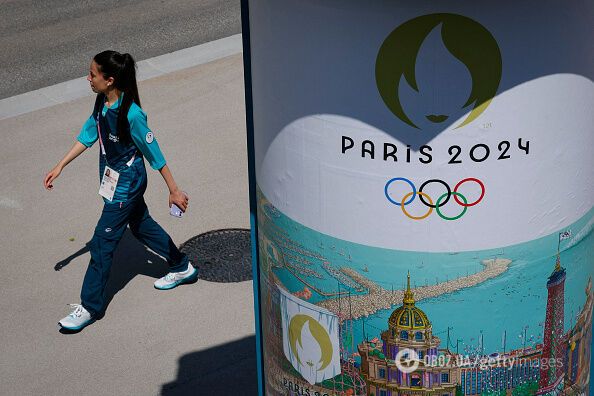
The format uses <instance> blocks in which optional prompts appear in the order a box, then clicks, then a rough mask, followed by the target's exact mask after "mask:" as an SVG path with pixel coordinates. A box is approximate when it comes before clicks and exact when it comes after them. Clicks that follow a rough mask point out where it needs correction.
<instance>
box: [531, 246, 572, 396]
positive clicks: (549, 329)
mask: <svg viewBox="0 0 594 396" xmlns="http://www.w3.org/2000/svg"><path fill="white" fill-rule="evenodd" d="M565 277H566V274H565V268H563V267H561V256H560V254H559V253H557V262H556V265H555V270H554V271H553V273H552V274H551V276H549V280H548V282H547V289H548V299H547V311H546V319H545V327H544V336H543V340H544V343H543V351H542V358H543V361H545V360H547V361H551V359H553V360H555V359H560V361H563V360H564V359H565V351H566V347H565V346H566V344H567V340H566V338H565V337H564V326H565V320H564V305H565V302H564V297H565ZM564 374H565V371H564V367H563V366H561V365H555V364H551V365H546V366H544V365H543V367H542V368H541V370H540V380H539V383H538V392H537V395H547V396H548V395H551V396H552V395H559V394H561V392H562V389H563V378H564Z"/></svg>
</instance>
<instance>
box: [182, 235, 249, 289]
mask: <svg viewBox="0 0 594 396" xmlns="http://www.w3.org/2000/svg"><path fill="white" fill-rule="evenodd" d="M251 248H252V245H251V238H250V230H245V229H240V228H229V229H225V230H216V231H209V232H206V233H204V234H200V235H198V236H195V237H194V238H192V239H190V240H188V241H187V242H186V243H184V244H183V245H182V246H181V248H180V250H181V251H182V252H184V253H185V254H187V255H188V257H189V258H190V261H191V262H192V263H193V264H194V266H195V267H196V268H198V277H199V278H200V279H204V280H207V281H211V282H242V281H246V280H250V279H252V249H251Z"/></svg>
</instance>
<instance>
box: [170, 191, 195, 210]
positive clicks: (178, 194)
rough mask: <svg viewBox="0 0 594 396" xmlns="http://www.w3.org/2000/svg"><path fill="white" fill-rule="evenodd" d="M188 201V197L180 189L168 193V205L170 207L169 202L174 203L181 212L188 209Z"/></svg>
mask: <svg viewBox="0 0 594 396" xmlns="http://www.w3.org/2000/svg"><path fill="white" fill-rule="evenodd" d="M189 201H190V197H188V196H187V195H186V194H185V193H184V192H182V191H180V190H175V191H173V192H171V193H169V207H171V204H176V205H177V207H178V208H180V209H181V211H182V212H185V211H186V210H187V209H188V202H189Z"/></svg>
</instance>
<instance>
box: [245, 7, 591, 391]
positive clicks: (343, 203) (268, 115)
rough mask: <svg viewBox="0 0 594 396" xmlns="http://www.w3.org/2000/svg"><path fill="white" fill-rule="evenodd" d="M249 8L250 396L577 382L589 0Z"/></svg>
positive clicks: (585, 361)
mask: <svg viewBox="0 0 594 396" xmlns="http://www.w3.org/2000/svg"><path fill="white" fill-rule="evenodd" d="M248 3H249V26H244V35H245V34H248V33H249V34H248V36H247V37H249V40H248V41H249V43H248V44H249V45H248V50H249V51H248V52H249V53H248V54H247V55H246V59H247V60H248V61H247V62H246V64H247V66H248V69H247V70H248V72H247V74H246V76H247V81H246V82H247V84H248V87H251V95H248V108H249V109H251V111H249V113H250V115H249V116H248V119H249V125H248V130H249V131H250V133H251V135H250V137H251V139H253V140H252V143H253V146H252V147H251V150H252V152H251V158H252V165H253V170H254V172H253V173H254V174H252V175H251V180H250V183H252V188H253V196H252V198H253V200H254V202H255V203H256V204H257V210H256V212H257V236H258V237H257V246H258V258H259V259H258V263H257V266H258V267H257V270H258V271H257V272H258V274H259V279H258V282H259V287H258V288H257V289H258V290H257V294H258V295H257V298H258V304H259V307H258V308H259V313H260V318H261V326H260V327H261V329H260V330H261V338H260V341H261V345H262V351H263V352H262V361H263V387H264V389H265V394H266V395H300V396H301V395H303V396H325V395H328V396H330V395H368V396H396V395H409V396H411V395H439V396H446V395H448V396H458V395H506V394H507V395H588V394H589V388H590V383H589V382H590V360H591V350H592V307H593V304H594V291H593V289H592V280H591V278H592V276H593V275H594V234H593V232H592V230H593V228H594V155H593V152H592V151H593V150H594V111H593V110H594V82H593V80H594V47H593V46H592V42H591V39H592V26H593V25H594V3H593V2H591V1H574V2H559V1H553V0H544V1H541V2H539V3H538V9H536V8H535V5H534V4H528V2H511V1H510V2H503V3H502V2H501V1H492V0H486V1H483V2H481V3H480V4H477V3H476V2H470V1H456V2H443V1H426V2H408V1H374V2H361V1H354V0H341V1H335V0H327V1H321V0H320V1H297V0H284V1H271V0H250V1H249V2H248V1H245V2H244V11H247V5H248ZM248 27H249V31H248V30H247V29H248ZM250 68H251V69H250ZM248 89H249V88H248ZM250 99H251V100H250ZM252 115H253V119H250V118H251V117H252Z"/></svg>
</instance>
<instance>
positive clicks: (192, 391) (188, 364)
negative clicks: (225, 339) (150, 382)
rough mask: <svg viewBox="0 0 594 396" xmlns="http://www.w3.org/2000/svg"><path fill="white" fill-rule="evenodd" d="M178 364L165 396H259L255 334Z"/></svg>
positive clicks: (164, 389) (190, 355)
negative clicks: (173, 379) (175, 375)
mask: <svg viewBox="0 0 594 396" xmlns="http://www.w3.org/2000/svg"><path fill="white" fill-rule="evenodd" d="M178 364H179V366H178V369H177V378H176V379H175V381H172V382H168V383H166V384H163V386H162V387H161V395H162V396H181V395H245V396H251V395H257V394H258V374H257V370H256V338H255V336H253V335H252V336H249V337H245V338H242V339H240V340H236V341H232V342H229V343H227V344H223V345H219V346H216V347H213V348H209V349H205V350H202V351H196V352H191V353H188V354H186V355H183V356H182V357H181V358H180V359H179V363H178Z"/></svg>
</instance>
